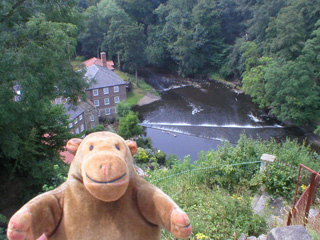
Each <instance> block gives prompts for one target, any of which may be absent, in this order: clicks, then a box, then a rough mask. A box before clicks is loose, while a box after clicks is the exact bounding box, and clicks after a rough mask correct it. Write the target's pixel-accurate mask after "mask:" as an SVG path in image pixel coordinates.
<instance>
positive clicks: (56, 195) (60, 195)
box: [7, 132, 192, 240]
mask: <svg viewBox="0 0 320 240" xmlns="http://www.w3.org/2000/svg"><path fill="white" fill-rule="evenodd" d="M67 149H68V150H69V151H70V152H72V153H74V154H76V155H75V158H74V160H73V162H72V164H71V166H70V169H69V174H68V179H67V181H66V182H65V183H63V184H62V185H61V186H59V187H58V188H56V189H54V190H53V191H49V192H46V193H44V194H41V195H39V196H37V197H35V198H34V199H32V200H31V201H29V202H28V203H27V204H26V205H24V206H23V207H22V208H21V209H20V210H19V211H18V212H17V213H15V214H14V215H13V216H12V218H11V219H10V222H9V225H8V233H7V235H8V238H9V239H10V240H13V239H19V240H21V239H28V240H31V239H36V238H38V237H40V236H41V235H42V234H43V233H45V235H46V237H47V238H48V239H49V240H64V239H66V240H81V239H97V240H101V239H112V240H125V239H130V240H135V239H136V240H144V239H146V240H156V239H160V227H163V228H164V229H165V230H167V231H170V232H172V233H173V234H174V235H175V236H176V237H177V238H186V237H188V236H189V235H190V234H191V231H192V227H191V225H190V221H189V218H188V216H187V215H186V214H185V213H184V212H183V211H182V210H181V209H180V208H179V207H178V206H177V205H176V204H175V203H174V202H173V201H172V200H171V199H170V197H168V196H167V195H166V194H164V193H163V192H162V191H161V190H160V189H158V188H157V187H155V186H154V185H152V184H150V183H148V182H146V181H145V180H144V179H142V178H141V177H139V176H138V175H137V174H136V172H135V170H134V167H133V163H132V154H134V153H135V152H136V150H137V145H136V143H135V142H133V141H124V140H123V139H122V138H121V137H119V136H118V135H116V134H113V133H109V132H98V133H93V134H90V135H89V136H87V137H86V138H85V139H84V140H83V141H82V140H81V139H71V140H69V142H68V143H67Z"/></svg>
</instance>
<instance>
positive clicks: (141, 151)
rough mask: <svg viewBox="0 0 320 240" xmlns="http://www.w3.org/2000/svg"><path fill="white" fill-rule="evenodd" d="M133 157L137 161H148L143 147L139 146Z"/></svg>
mask: <svg viewBox="0 0 320 240" xmlns="http://www.w3.org/2000/svg"><path fill="white" fill-rule="evenodd" d="M134 157H135V159H136V161H137V162H138V163H148V162H149V157H148V155H147V153H146V151H145V150H144V149H143V148H140V147H139V148H138V150H137V153H136V154H135V155H134Z"/></svg>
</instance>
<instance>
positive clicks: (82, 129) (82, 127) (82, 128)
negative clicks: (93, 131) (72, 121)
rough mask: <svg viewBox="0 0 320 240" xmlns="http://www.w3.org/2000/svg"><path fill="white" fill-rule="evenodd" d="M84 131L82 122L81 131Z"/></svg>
mask: <svg viewBox="0 0 320 240" xmlns="http://www.w3.org/2000/svg"><path fill="white" fill-rule="evenodd" d="M83 131H84V125H83V124H81V132H83Z"/></svg>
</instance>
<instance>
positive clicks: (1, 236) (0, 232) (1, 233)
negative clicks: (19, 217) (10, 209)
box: [0, 214, 8, 240]
mask: <svg viewBox="0 0 320 240" xmlns="http://www.w3.org/2000/svg"><path fill="white" fill-rule="evenodd" d="M0 223H4V224H7V223H8V219H7V218H6V217H5V216H4V215H2V214H0ZM5 239H7V237H6V233H5V229H4V228H2V227H0V240H5Z"/></svg>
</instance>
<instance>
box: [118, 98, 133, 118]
mask: <svg viewBox="0 0 320 240" xmlns="http://www.w3.org/2000/svg"><path fill="white" fill-rule="evenodd" d="M130 110H131V107H130V106H129V104H127V103H126V102H125V101H121V102H119V103H118V104H117V118H118V119H121V118H123V117H125V116H127V115H128V114H129V113H130Z"/></svg>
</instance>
